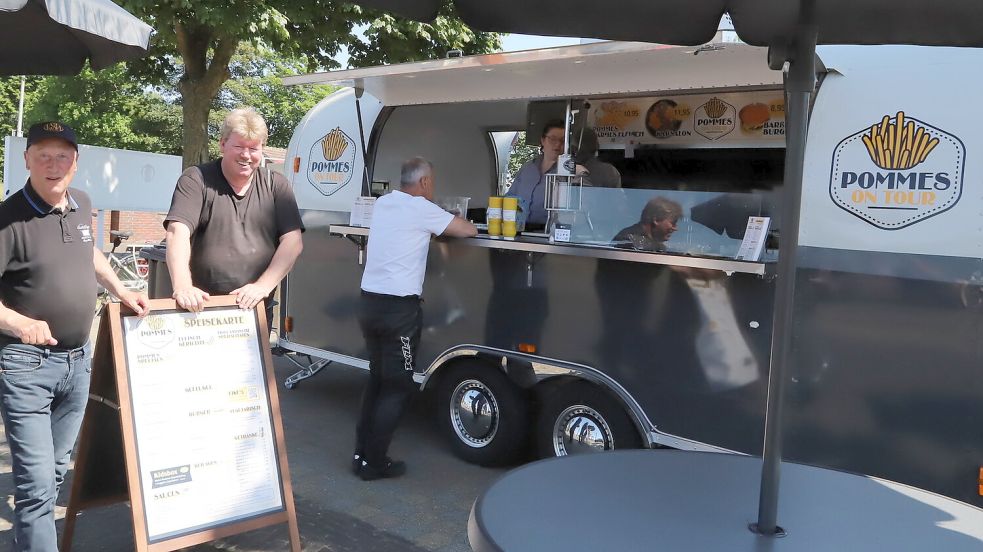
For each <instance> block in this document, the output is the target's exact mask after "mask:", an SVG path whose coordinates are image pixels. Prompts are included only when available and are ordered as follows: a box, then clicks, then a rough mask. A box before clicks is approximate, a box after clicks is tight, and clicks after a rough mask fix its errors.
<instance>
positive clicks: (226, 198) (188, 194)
mask: <svg viewBox="0 0 983 552" xmlns="http://www.w3.org/2000/svg"><path fill="white" fill-rule="evenodd" d="M266 138H267V128H266V122H265V121H263V118H262V117H261V116H260V115H259V114H258V113H256V111H255V110H253V109H252V108H244V109H236V110H234V111H232V112H231V113H229V115H228V117H226V118H225V122H224V123H223V125H222V132H221V140H220V141H219V148H220V149H221V152H222V158H221V159H218V160H216V161H212V162H210V163H205V164H202V165H198V166H196V167H191V168H190V169H188V170H186V171H184V173H183V174H182V175H181V177H180V178H179V179H178V182H177V186H176V187H175V190H174V196H173V198H172V199H171V208H170V211H169V212H168V213H167V217H166V218H165V220H164V227H165V228H166V229H167V268H168V271H169V272H170V275H171V283H172V286H173V289H174V294H173V295H172V297H173V298H174V300H175V301H177V304H178V306H179V307H181V308H184V309H188V310H190V311H196V312H197V311H200V310H201V309H202V308H204V307H205V305H206V303H207V301H208V299H209V296H210V295H211V294H223V295H224V294H231V295H235V296H236V299H237V303H238V305H239V307H240V308H243V309H251V308H253V307H255V306H256V305H258V304H259V303H260V301H262V300H263V299H266V314H267V320H269V318H270V316H271V315H272V311H273V307H272V303H271V301H272V298H273V293H274V291H275V290H276V286H277V285H278V284H279V283H280V281H281V280H282V279H283V278H284V276H286V275H287V273H288V272H289V271H290V268H291V267H292V266H293V264H294V261H296V260H297V256H298V255H300V252H301V250H302V249H303V243H302V241H301V233H302V232H303V231H304V225H303V223H302V222H301V219H300V213H299V211H298V210H297V202H296V200H295V199H294V195H293V190H292V189H291V187H290V183H289V182H287V179H286V178H285V177H284V176H283V175H281V174H278V173H274V172H272V171H270V170H268V169H264V168H260V166H259V165H260V163H261V161H262V159H263V146H264V144H265V143H266Z"/></svg>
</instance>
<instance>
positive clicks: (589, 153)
mask: <svg viewBox="0 0 983 552" xmlns="http://www.w3.org/2000/svg"><path fill="white" fill-rule="evenodd" d="M575 142H579V143H577V144H576V148H575V151H574V159H575V160H576V162H577V164H578V165H583V167H584V168H585V169H587V172H586V178H585V182H584V184H585V185H588V186H597V187H601V188H620V187H621V173H620V172H618V169H616V168H614V165H612V164H611V163H606V162H604V161H601V160H600V159H598V158H597V149H598V144H597V135H596V134H594V129H592V128H590V127H586V128H584V130H583V132H582V133H581V135H580V137H579V138H578V139H577V140H575Z"/></svg>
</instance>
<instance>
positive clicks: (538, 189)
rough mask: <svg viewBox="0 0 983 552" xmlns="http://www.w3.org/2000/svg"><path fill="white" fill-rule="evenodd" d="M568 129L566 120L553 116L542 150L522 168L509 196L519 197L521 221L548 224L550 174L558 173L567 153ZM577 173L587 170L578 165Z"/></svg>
mask: <svg viewBox="0 0 983 552" xmlns="http://www.w3.org/2000/svg"><path fill="white" fill-rule="evenodd" d="M565 136H566V129H565V126H564V124H563V121H562V120H560V119H553V120H550V121H547V122H546V124H545V125H543V133H542V136H540V139H539V144H540V146H541V147H542V153H541V154H540V155H538V156H536V157H535V158H533V159H532V160H530V161H529V162H527V163H526V164H525V165H523V166H522V167H520V168H519V172H518V173H517V174H516V175H515V179H514V180H513V181H512V185H511V186H509V190H508V191H507V192H506V193H505V195H506V196H510V197H517V198H519V208H520V209H521V211H522V213H521V214H520V215H519V222H524V223H526V224H534V225H544V224H546V214H547V213H546V205H545V202H546V174H548V173H556V162H557V160H558V159H559V157H560V155H561V154H562V153H563V145H564V142H565ZM576 171H577V174H582V173H584V172H586V169H585V168H584V167H583V166H582V165H577V167H576Z"/></svg>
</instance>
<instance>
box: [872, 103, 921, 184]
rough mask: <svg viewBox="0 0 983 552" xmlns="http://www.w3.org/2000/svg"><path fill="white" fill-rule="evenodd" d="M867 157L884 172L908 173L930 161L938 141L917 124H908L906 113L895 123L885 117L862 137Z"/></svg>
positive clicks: (912, 122)
mask: <svg viewBox="0 0 983 552" xmlns="http://www.w3.org/2000/svg"><path fill="white" fill-rule="evenodd" d="M863 141H864V145H865V146H867V153H868V154H869V155H870V160H871V161H873V162H874V164H875V165H877V166H878V167H880V168H882V169H884V170H906V169H910V168H912V167H914V166H915V165H918V164H919V163H921V162H922V161H925V159H927V158H928V154H930V153H932V150H933V149H935V146H937V145H939V139H938V138H935V137H932V136H931V135H930V134H929V133H928V132H926V129H925V127H923V126H921V125H919V124H916V123H915V121H912V120H908V121H907V122H906V121H905V114H904V111H898V113H897V115H895V117H894V119H891V118H890V117H889V116H887V115H885V116H884V118H883V119H881V122H880V123H875V124H873V125H871V127H870V131H869V133H868V134H866V135H864V137H863Z"/></svg>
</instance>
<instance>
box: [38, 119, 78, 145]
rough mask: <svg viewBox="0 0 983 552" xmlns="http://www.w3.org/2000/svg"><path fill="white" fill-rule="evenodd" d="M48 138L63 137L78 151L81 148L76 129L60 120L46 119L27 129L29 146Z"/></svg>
mask: <svg viewBox="0 0 983 552" xmlns="http://www.w3.org/2000/svg"><path fill="white" fill-rule="evenodd" d="M47 138H61V139H62V140H64V141H66V142H68V143H69V144H71V145H72V147H73V148H75V150H76V151H78V149H79V144H78V141H77V140H76V139H75V131H74V130H72V127H70V126H68V125H66V124H64V123H59V122H58V121H45V122H43V123H36V124H33V125H31V128H30V129H28V131H27V147H31V144H36V143H38V142H40V141H41V140H45V139H47Z"/></svg>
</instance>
